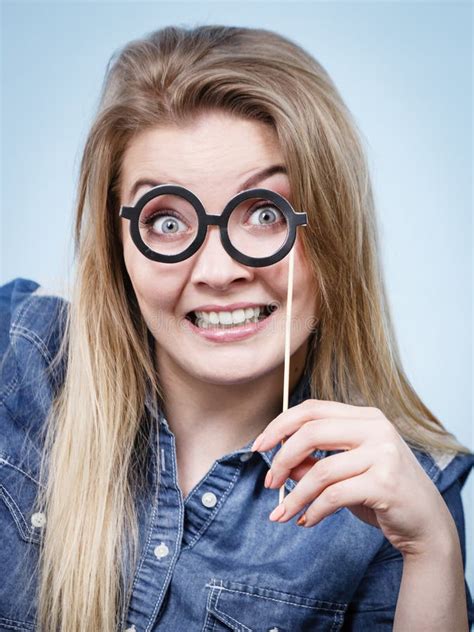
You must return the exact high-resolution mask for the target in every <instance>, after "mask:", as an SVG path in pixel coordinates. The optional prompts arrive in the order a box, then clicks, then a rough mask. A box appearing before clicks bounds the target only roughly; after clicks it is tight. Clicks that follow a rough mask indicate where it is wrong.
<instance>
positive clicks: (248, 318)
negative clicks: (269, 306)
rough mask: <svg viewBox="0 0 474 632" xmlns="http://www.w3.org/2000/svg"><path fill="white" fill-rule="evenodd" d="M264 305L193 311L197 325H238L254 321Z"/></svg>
mask: <svg viewBox="0 0 474 632" xmlns="http://www.w3.org/2000/svg"><path fill="white" fill-rule="evenodd" d="M263 309H264V307H263V306H262V307H246V308H245V309H235V310H234V311H232V312H194V313H195V314H196V318H197V322H196V324H197V326H198V327H203V328H204V329H208V328H209V327H211V326H213V325H227V326H232V325H239V324H241V323H245V322H251V323H256V322H258V320H259V316H260V314H261V313H262V312H263Z"/></svg>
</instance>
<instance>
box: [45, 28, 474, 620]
mask: <svg viewBox="0 0 474 632" xmlns="http://www.w3.org/2000/svg"><path fill="white" fill-rule="evenodd" d="M211 109H220V110H223V111H225V112H227V113H229V114H233V115H235V116H239V117H246V118H249V119H252V120H257V121H260V122H262V123H264V124H268V125H271V126H273V128H274V130H275V132H276V134H277V137H278V140H279V142H280V145H281V148H282V152H283V156H284V159H285V164H286V167H287V169H288V177H289V181H290V186H291V191H292V200H293V203H294V206H295V208H296V209H301V210H305V211H306V212H307V213H308V218H309V224H308V226H307V227H306V228H305V229H304V230H303V231H301V236H302V243H303V247H304V251H305V253H306V255H307V257H308V260H309V262H310V264H311V267H312V270H313V271H314V276H315V279H316V280H317V283H318V285H319V288H320V293H321V308H320V311H319V313H318V314H317V319H318V328H317V335H315V336H313V337H312V338H311V340H312V343H313V344H314V350H317V353H314V354H313V357H314V362H313V366H312V369H311V392H312V397H317V398H320V399H326V400H335V401H339V402H345V403H353V404H354V403H355V404H363V405H367V406H374V407H377V408H379V409H380V410H382V411H383V413H384V414H385V415H386V416H387V418H388V419H390V420H391V421H392V422H393V423H394V425H395V426H396V427H397V429H398V430H399V432H400V434H401V435H402V436H403V437H404V438H405V440H406V441H407V442H408V443H409V444H410V445H411V446H413V447H417V448H419V449H422V450H426V451H430V450H431V451H441V452H449V453H453V454H455V453H457V452H459V453H469V450H468V449H467V448H466V447H464V446H462V445H461V444H460V443H459V442H458V441H457V440H456V439H455V437H454V436H453V435H452V434H451V433H449V432H447V431H446V430H445V429H444V428H443V426H442V424H441V422H440V421H439V420H438V419H437V418H436V417H435V416H434V415H433V413H432V412H431V411H430V410H429V409H428V408H427V407H426V406H425V405H424V404H423V402H422V401H421V399H420V398H419V397H418V395H417V394H416V393H415V391H414V389H413V387H412V386H411V385H410V383H409V381H408V378H407V377H406V375H405V374H404V371H403V369H402V366H401V361H400V357H399V351H398V348H397V344H396V340H395V335H394V330H393V326H392V321H391V317H390V313H389V306H388V303H387V298H386V294H385V289H384V282H383V278H382V273H381V264H380V258H379V252H378V248H379V246H378V236H377V226H376V217H375V212H374V201H373V195H372V189H371V183H370V178H369V173H368V167H367V162H366V158H365V155H364V151H363V149H362V143H361V140H360V135H359V132H358V131H357V127H356V125H355V123H354V120H353V118H352V116H351V114H350V112H349V111H348V109H347V107H346V106H345V104H344V103H343V100H342V98H341V96H340V95H339V93H338V91H337V89H336V87H335V85H334V84H333V82H332V81H331V79H330V77H329V76H328V74H327V72H326V71H325V70H324V68H323V67H322V66H321V65H320V64H319V63H318V62H317V61H316V60H315V59H314V58H313V57H312V56H311V55H309V54H308V53H307V52H305V51H304V50H303V49H302V48H300V47H299V46H298V45H296V44H295V43H293V42H292V41H290V40H289V39H286V38H285V37H282V36H281V35H279V34H277V33H274V32H271V31H268V30H264V29H252V28H240V27H227V26H220V25H206V26H198V27H195V28H189V29H187V28H181V27H180V28H178V27H174V26H170V27H167V28H163V29H161V30H158V31H155V32H152V33H150V34H149V35H148V36H146V37H144V38H143V39H139V40H136V41H132V42H130V43H128V44H127V45H126V46H125V47H124V48H123V49H121V50H119V51H118V52H117V53H116V54H114V55H113V56H112V58H111V60H110V62H109V66H108V68H107V73H106V77H105V81H104V85H103V88H102V94H101V100H100V105H99V108H98V112H97V115H96V117H95V120H94V122H93V124H92V127H91V130H90V132H89V135H88V137H87V140H86V144H85V148H84V153H83V157H82V161H81V167H80V176H79V183H78V197H77V202H76V221H75V255H76V258H77V270H76V278H75V280H74V283H73V285H72V295H71V301H70V305H69V306H68V307H67V313H66V329H65V335H64V338H63V340H62V342H61V348H60V351H59V353H58V356H57V358H56V360H55V363H54V364H53V365H52V368H55V367H56V366H57V363H58V362H59V361H60V360H61V359H64V358H67V368H66V371H65V378H64V382H63V384H62V387H61V389H60V391H59V392H58V393H57V396H56V397H55V399H54V401H53V404H52V406H51V409H50V411H49V415H48V419H47V421H46V423H45V426H44V452H43V458H42V463H41V479H42V480H43V481H44V483H43V484H44V488H43V489H42V490H41V492H40V495H39V497H38V502H39V504H40V506H41V507H42V508H43V510H44V511H45V513H46V516H47V528H46V530H45V532H44V536H43V541H42V544H41V548H40V558H39V568H40V571H41V572H40V578H39V592H38V614H37V624H38V629H39V630H40V631H42V632H51V631H53V630H54V631H55V630H61V632H77V631H78V630H84V631H85V630H100V631H101V632H112V631H113V630H115V629H116V628H117V627H119V626H120V625H122V623H123V620H122V619H121V617H123V616H124V614H125V613H126V611H127V606H128V599H129V597H130V586H129V585H128V586H127V585H125V583H124V581H123V572H122V571H123V569H122V564H123V560H124V559H125V557H124V556H126V559H127V560H128V564H129V565H130V569H132V571H133V569H135V565H136V563H137V553H138V551H137V548H138V541H137V540H138V536H137V532H138V531H137V517H136V507H135V503H134V497H135V496H136V494H137V491H136V490H137V489H141V486H144V485H145V479H144V470H145V469H146V468H145V465H144V464H145V463H146V454H147V441H148V432H149V422H150V419H149V418H148V417H147V415H145V414H144V404H145V397H146V393H147V392H151V393H152V394H153V395H154V396H155V397H156V400H155V403H157V404H158V402H159V400H160V399H161V398H162V393H161V391H160V386H159V383H158V379H157V374H156V370H155V365H154V361H153V345H154V341H153V340H152V339H151V337H150V336H151V335H150V332H149V331H148V329H147V327H146V324H145V322H144V319H143V317H142V315H141V313H140V310H139V308H138V303H137V300H136V296H135V294H134V291H133V287H132V285H131V282H130V279H129V277H128V274H127V271H126V268H125V265H124V260H123V256H122V247H121V241H120V233H119V227H120V224H119V221H120V219H119V216H118V210H119V191H120V186H121V179H120V178H121V159H122V157H123V154H124V151H125V149H126V147H127V146H128V145H129V144H130V143H131V142H132V141H133V139H134V138H135V137H136V135H137V134H138V133H140V132H142V131H143V130H145V129H148V128H151V127H154V126H155V127H156V126H166V125H171V124H173V125H182V124H184V123H186V122H189V121H191V120H192V119H193V117H195V116H196V115H197V114H198V113H203V112H206V111H209V110H211ZM64 309H65V310H66V306H65V308H64ZM130 576H131V577H132V578H133V572H131V573H130Z"/></svg>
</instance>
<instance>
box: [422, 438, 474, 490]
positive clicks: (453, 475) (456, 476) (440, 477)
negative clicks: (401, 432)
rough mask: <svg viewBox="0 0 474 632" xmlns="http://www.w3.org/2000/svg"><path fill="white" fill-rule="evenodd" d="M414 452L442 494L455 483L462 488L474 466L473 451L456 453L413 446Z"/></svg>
mask: <svg viewBox="0 0 474 632" xmlns="http://www.w3.org/2000/svg"><path fill="white" fill-rule="evenodd" d="M412 452H413V453H414V454H415V456H416V458H417V459H418V462H419V463H420V465H421V466H422V467H423V469H424V471H425V472H426V474H427V475H428V476H429V477H430V479H431V480H432V482H433V483H434V484H435V485H436V487H437V488H438V490H439V491H440V492H441V493H442V494H444V493H445V492H446V491H447V490H448V489H450V488H451V487H452V486H453V485H455V486H457V487H458V488H459V489H462V487H463V486H464V483H465V482H466V480H467V478H468V476H469V474H470V472H471V470H472V468H473V467H474V454H473V453H469V454H462V453H457V454H455V453H451V452H442V451H434V450H431V451H428V450H425V451H422V450H419V449H415V448H412Z"/></svg>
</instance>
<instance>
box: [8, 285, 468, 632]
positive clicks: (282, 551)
mask: <svg viewBox="0 0 474 632" xmlns="http://www.w3.org/2000/svg"><path fill="white" fill-rule="evenodd" d="M64 300H67V299H64V298H61V297H59V296H56V295H54V293H48V291H47V290H45V289H44V288H41V287H40V286H39V285H38V283H36V282H34V281H32V280H29V279H23V278H16V279H14V280H13V281H11V282H9V283H7V284H5V285H3V286H1V287H0V315H1V319H0V351H1V354H2V362H1V365H0V371H1V390H0V402H1V406H0V494H1V500H2V502H0V533H1V534H2V535H1V547H0V572H1V580H0V630H2V631H3V630H4V631H7V630H8V631H9V632H11V631H12V630H16V631H19V630H34V629H35V613H36V602H35V594H34V589H35V582H34V581H33V582H31V584H30V585H29V586H30V587H29V588H28V589H25V586H26V583H27V579H29V578H30V576H31V575H32V573H33V570H32V569H33V566H34V563H35V562H36V560H37V553H38V545H39V543H40V541H41V537H42V534H43V533H44V530H45V529H47V528H48V517H47V516H45V515H44V514H43V513H41V511H38V508H37V507H35V505H34V500H35V495H36V492H37V489H38V484H39V483H38V466H39V457H40V454H41V445H40V443H39V438H38V431H39V429H40V428H41V424H42V423H43V421H44V419H45V415H46V413H47V411H48V409H49V406H50V404H51V399H52V397H53V395H54V394H55V392H56V390H57V389H58V387H59V386H60V385H61V383H62V379H63V374H62V373H61V368H60V367H59V368H58V370H57V371H56V372H50V373H48V372H46V369H47V368H48V366H49V365H50V363H51V360H52V357H53V356H54V353H55V352H56V350H57V348H58V344H59V341H60V339H61V332H62V331H63V328H62V325H63V322H62V320H61V318H60V317H59V315H60V312H59V311H58V308H59V306H60V305H61V302H62V301H64ZM308 396H309V390H308V379H307V376H306V374H305V375H303V377H302V378H301V380H300V382H299V383H298V385H297V386H296V388H295V389H294V391H293V393H292V396H291V401H290V405H291V406H294V405H295V404H297V403H299V402H301V401H303V400H304V399H305V398H307V397H308ZM147 409H148V413H149V414H150V415H151V408H150V407H149V402H148V403H147ZM154 422H155V423H152V424H151V429H152V433H151V435H150V436H151V440H150V453H151V456H152V458H151V475H150V477H149V480H150V485H149V488H150V489H149V493H148V496H147V497H146V498H142V499H141V501H140V502H138V503H137V509H138V515H139V528H140V551H141V553H140V558H139V563H138V567H137V568H136V569H133V570H132V569H128V573H129V574H130V573H132V572H133V574H134V576H133V578H132V581H133V584H132V594H131V601H130V604H129V608H128V611H127V612H126V613H125V614H126V616H124V618H123V619H124V620H123V622H122V626H121V630H127V631H134V632H151V631H152V630H163V631H165V632H175V631H176V632H182V631H183V630H186V631H187V630H196V631H199V632H201V631H202V632H205V631H207V632H211V631H212V632H217V631H221V630H222V631H228V630H236V631H239V632H250V631H255V632H257V631H258V632H283V631H285V632H289V631H291V632H296V631H311V632H313V631H321V632H322V631H327V632H329V631H330V630H331V631H332V632H334V631H336V630H356V631H359V630H360V631H364V632H365V631H366V630H370V629H376V630H391V629H392V625H393V619H394V614H395V608H396V604H397V597H398V591H399V587H400V581H401V576H402V567H403V563H402V557H401V555H400V553H399V552H398V550H397V549H395V548H394V547H392V546H391V544H390V543H389V542H388V540H387V539H386V538H385V537H384V535H383V533H382V531H381V530H380V529H378V528H376V527H373V526H371V525H368V524H366V523H364V522H362V521H361V520H359V519H358V518H356V517H355V516H354V515H353V514H352V513H351V512H350V511H349V510H348V509H347V508H342V509H339V510H338V511H336V512H335V513H333V514H332V515H330V516H328V517H326V518H325V519H324V520H322V521H321V522H320V523H319V524H317V525H316V526H314V527H312V528H308V529H305V528H301V527H298V526H297V525H296V524H295V520H291V521H289V522H288V523H282V524H278V523H273V522H271V521H270V520H269V519H268V516H269V514H270V512H271V511H272V510H273V509H274V508H275V507H276V505H277V504H278V489H275V490H269V489H266V488H265V487H264V486H263V481H264V478H265V474H266V472H267V471H268V468H269V467H270V465H271V462H272V459H273V457H274V455H275V453H276V452H277V450H278V446H276V447H274V448H273V449H271V450H268V451H267V452H262V453H260V452H255V453H252V452H250V449H249V448H250V445H251V443H252V442H250V443H249V444H247V445H244V446H242V447H241V448H240V449H239V450H235V451H234V452H231V453H229V454H226V455H225V456H223V457H221V458H220V459H218V460H217V461H215V462H214V464H213V465H212V467H211V469H210V470H209V472H208V473H207V474H206V475H205V476H204V477H203V478H202V480H201V481H199V483H198V484H197V485H196V486H195V487H194V488H193V489H192V490H191V491H190V492H189V494H188V496H187V497H186V498H183V495H182V493H181V490H180V488H179V485H178V481H177V463H176V443H175V437H174V435H173V433H172V431H171V430H170V427H169V425H168V423H167V421H166V419H165V418H164V417H163V416H162V415H161V416H160V417H159V418H158V419H156V418H154ZM157 431H159V434H158V432H157ZM334 452H336V451H332V452H331V451H324V450H316V451H315V452H314V455H315V456H320V457H325V456H326V455H329V454H332V453H334ZM414 453H415V454H416V457H417V459H418V460H419V462H420V463H421V465H422V466H423V468H424V470H425V471H426V473H427V474H428V476H429V477H430V479H431V480H432V481H433V483H434V484H435V485H436V487H437V488H438V490H439V491H440V492H441V493H442V495H443V497H444V499H445V501H446V503H447V505H448V507H449V509H450V511H451V513H452V515H453V517H454V520H455V523H456V525H457V528H458V532H459V537H460V541H461V545H462V553H463V558H464V559H465V533H464V515H463V506H462V501H461V496H460V490H461V488H462V486H463V484H464V483H465V481H466V478H467V476H468V474H469V472H470V469H471V468H472V467H473V464H474V456H472V455H467V456H463V455H461V456H456V457H455V458H453V457H450V456H446V455H444V456H443V455H439V454H437V455H433V454H430V453H425V452H419V451H416V450H415V451H414ZM158 454H159V456H160V458H159V459H158ZM158 466H159V471H158ZM158 483H159V484H158ZM295 485H296V482H295V481H293V480H292V479H288V480H287V482H286V489H287V493H288V492H289V491H291V490H292V489H293V488H294V486H295ZM465 589H466V596H467V601H468V610H469V619H470V622H472V620H473V607H472V600H471V595H470V592H469V588H468V586H467V583H466V584H465ZM420 599H423V595H420Z"/></svg>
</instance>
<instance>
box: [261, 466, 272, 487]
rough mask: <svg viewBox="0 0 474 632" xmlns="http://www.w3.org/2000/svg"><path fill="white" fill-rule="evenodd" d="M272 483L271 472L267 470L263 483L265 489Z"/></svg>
mask: <svg viewBox="0 0 474 632" xmlns="http://www.w3.org/2000/svg"><path fill="white" fill-rule="evenodd" d="M272 481H273V474H272V471H271V470H268V472H267V475H266V476H265V481H264V483H263V484H264V485H265V487H270V485H271V484H272Z"/></svg>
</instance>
